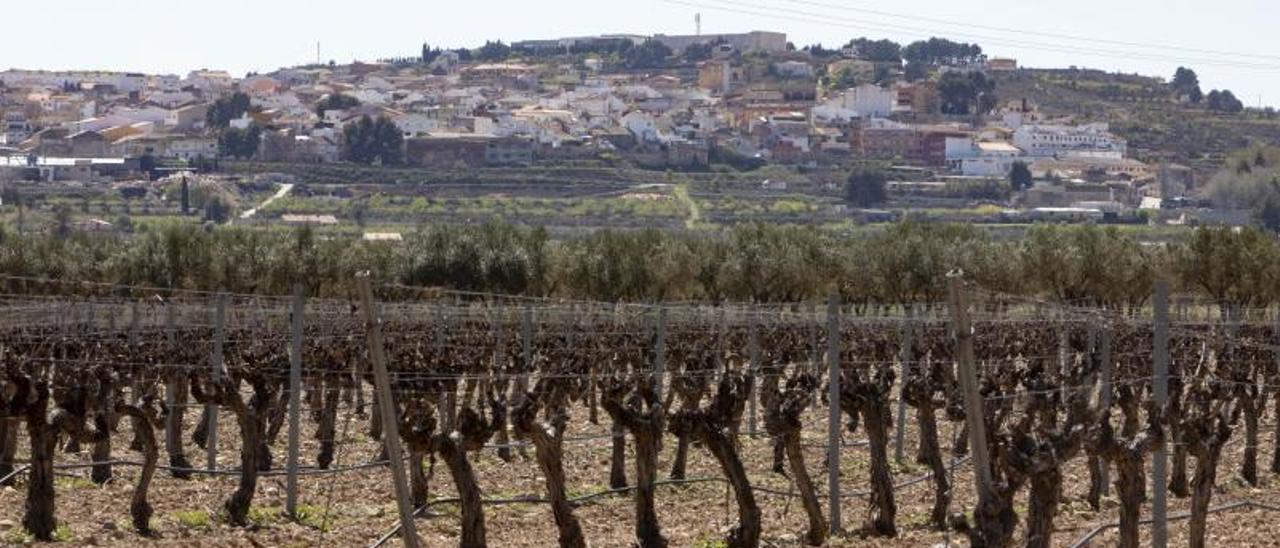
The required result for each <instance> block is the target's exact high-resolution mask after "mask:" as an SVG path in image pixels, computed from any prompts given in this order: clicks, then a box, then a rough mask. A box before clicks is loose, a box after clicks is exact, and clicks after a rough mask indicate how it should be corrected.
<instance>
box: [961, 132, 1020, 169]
mask: <svg viewBox="0 0 1280 548" xmlns="http://www.w3.org/2000/svg"><path fill="white" fill-rule="evenodd" d="M946 151H947V165H949V166H951V168H952V169H954V170H956V171H959V172H960V174H962V175H965V176H969V177H1005V176H1007V175H1009V172H1010V171H1012V170H1013V164H1014V163H1015V162H1018V161H1019V160H1020V159H1021V158H1022V157H1023V152H1022V149H1020V148H1018V147H1016V146H1014V145H1011V144H1009V143H1006V142H1003V141H981V142H979V141H974V140H973V139H970V138H966V137H948V138H947V141H946Z"/></svg>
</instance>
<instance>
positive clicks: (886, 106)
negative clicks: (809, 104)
mask: <svg viewBox="0 0 1280 548" xmlns="http://www.w3.org/2000/svg"><path fill="white" fill-rule="evenodd" d="M897 104H898V91H897V90H896V89H893V88H882V87H880V86H877V85H873V84H863V85H861V86H858V87H854V88H850V89H847V90H845V91H844V92H843V93H841V94H840V95H837V96H835V97H832V98H830V99H827V100H826V101H823V102H822V104H820V105H818V106H816V107H814V108H813V115H814V117H816V118H819V119H823V120H849V119H852V118H887V117H888V116H889V115H890V114H893V111H894V107H895V106H897Z"/></svg>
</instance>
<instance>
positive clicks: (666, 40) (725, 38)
mask: <svg viewBox="0 0 1280 548" xmlns="http://www.w3.org/2000/svg"><path fill="white" fill-rule="evenodd" d="M650 39H652V40H656V41H658V42H660V43H662V45H664V46H667V47H668V48H671V50H672V51H683V50H684V49H685V48H688V47H689V46H692V45H694V44H713V43H720V44H728V45H730V46H733V48H734V49H736V50H738V51H768V52H779V51H786V49H787V35H786V34H784V33H781V32H768V31H759V30H757V31H751V32H746V33H737V34H690V35H672V36H668V35H666V34H655V35H653V36H643V35H639V34H601V35H596V36H579V37H570V38H553V39H546V40H521V41H518V42H513V43H512V44H511V46H512V47H513V48H516V49H525V50H534V51H537V50H554V49H570V48H573V47H583V46H604V45H611V44H618V43H621V42H631V44H632V45H640V44H641V43H643V42H644V41H646V40H650Z"/></svg>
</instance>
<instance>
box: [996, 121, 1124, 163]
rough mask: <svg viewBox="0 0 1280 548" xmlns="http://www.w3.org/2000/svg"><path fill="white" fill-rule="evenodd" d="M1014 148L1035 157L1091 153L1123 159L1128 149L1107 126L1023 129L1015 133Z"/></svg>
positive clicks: (1041, 126)
mask: <svg viewBox="0 0 1280 548" xmlns="http://www.w3.org/2000/svg"><path fill="white" fill-rule="evenodd" d="M1013 144H1015V145H1017V146H1018V148H1021V149H1022V150H1025V151H1026V152H1027V154H1028V155H1029V156H1035V157H1051V156H1060V155H1067V154H1072V153H1089V152H1094V153H1109V154H1111V155H1114V156H1117V157H1124V154H1125V149H1126V147H1127V144H1126V143H1125V140H1124V139H1121V138H1119V137H1116V136H1115V135H1114V134H1112V133H1111V132H1110V131H1109V128H1108V126H1107V124H1087V125H1083V126H1076V127H1072V126H1050V125H1024V126H1022V127H1019V128H1018V129H1017V130H1016V131H1014V132H1013Z"/></svg>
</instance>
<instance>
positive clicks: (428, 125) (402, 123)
mask: <svg viewBox="0 0 1280 548" xmlns="http://www.w3.org/2000/svg"><path fill="white" fill-rule="evenodd" d="M392 122H394V123H395V124H396V127H398V128H400V131H403V132H404V136H405V137H416V136H418V135H420V134H426V133H430V132H432V131H435V130H436V129H438V128H439V127H440V123H439V121H438V120H436V119H435V118H432V117H430V116H427V115H426V114H418V113H412V114H405V115H404V116H396V117H395V118H392Z"/></svg>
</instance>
